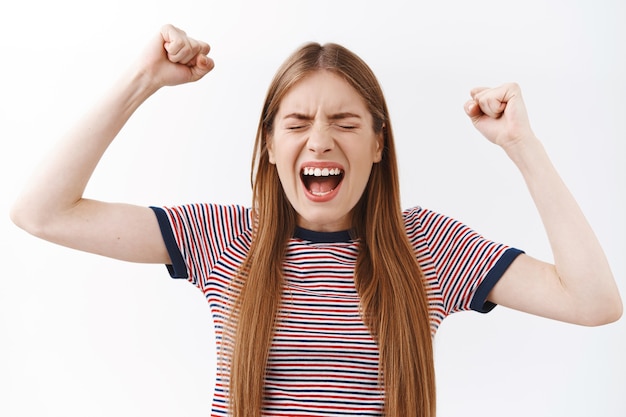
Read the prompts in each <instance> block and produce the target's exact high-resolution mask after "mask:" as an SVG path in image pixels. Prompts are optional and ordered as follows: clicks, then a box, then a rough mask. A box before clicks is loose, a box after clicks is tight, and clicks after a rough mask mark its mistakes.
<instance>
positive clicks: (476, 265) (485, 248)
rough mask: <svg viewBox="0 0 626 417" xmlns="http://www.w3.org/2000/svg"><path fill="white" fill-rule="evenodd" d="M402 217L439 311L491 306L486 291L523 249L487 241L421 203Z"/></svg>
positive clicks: (432, 298) (446, 312) (445, 312)
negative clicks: (422, 205) (422, 206)
mask: <svg viewBox="0 0 626 417" xmlns="http://www.w3.org/2000/svg"><path fill="white" fill-rule="evenodd" d="M404 217H405V223H406V227H407V234H408V237H409V240H410V241H411V243H412V244H413V247H414V248H415V250H416V254H417V257H418V261H419V263H420V266H421V268H422V273H423V274H424V279H425V281H426V286H427V290H428V292H429V298H430V299H431V304H438V305H439V308H441V310H442V311H441V312H440V313H441V315H442V316H443V317H445V316H446V315H448V314H451V313H454V312H458V311H467V310H474V311H478V312H481V313H487V312H489V311H491V310H492V309H493V308H494V307H495V304H493V303H491V302H489V301H488V300H487V297H488V295H489V293H490V292H491V290H492V289H493V287H494V286H495V285H496V283H497V282H498V280H499V279H500V278H501V277H502V275H503V274H504V272H505V271H506V270H507V268H508V267H509V266H510V265H511V263H512V262H513V261H514V260H515V258H516V257H517V256H519V255H520V254H521V253H523V251H521V250H519V249H516V248H512V247H509V246H506V245H504V244H501V243H497V242H493V241H490V240H488V239H486V238H484V237H483V236H481V235H480V234H478V233H477V232H475V231H474V230H472V229H471V228H470V227H468V226H466V225H465V224H463V223H461V222H459V221H457V220H455V219H452V218H450V217H447V216H445V215H442V214H440V213H436V212H433V211H431V210H427V209H423V208H421V207H416V208H413V209H410V210H407V211H405V213H404ZM433 300H436V302H433Z"/></svg>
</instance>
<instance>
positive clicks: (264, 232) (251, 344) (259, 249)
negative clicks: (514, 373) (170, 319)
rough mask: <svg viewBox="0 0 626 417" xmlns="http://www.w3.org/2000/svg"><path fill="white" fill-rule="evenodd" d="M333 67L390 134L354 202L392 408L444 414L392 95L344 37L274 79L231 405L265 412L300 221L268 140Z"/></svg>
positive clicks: (405, 415) (363, 294)
mask: <svg viewBox="0 0 626 417" xmlns="http://www.w3.org/2000/svg"><path fill="white" fill-rule="evenodd" d="M322 69H323V70H328V71H332V72H334V73H335V74H338V75H340V76H341V77H343V78H344V79H345V80H346V81H347V82H348V83H349V84H350V85H351V86H352V87H354V88H355V90H356V91H357V92H358V93H359V94H360V95H361V96H362V97H363V99H364V100H365V103H366V104H367V106H368V108H369V111H370V112H371V114H372V118H373V125H374V126H373V128H374V131H375V132H376V133H380V132H382V133H383V138H384V149H383V153H382V160H381V161H380V162H379V163H376V164H374V166H373V168H372V171H371V174H370V178H369V181H368V184H367V187H366V189H365V191H364V193H363V196H362V197H361V199H360V200H359V202H358V203H357V205H356V206H355V208H354V209H353V213H352V232H353V233H354V236H355V237H356V238H357V239H358V241H359V255H358V258H357V263H356V267H355V278H354V279H355V285H356V288H357V291H358V293H359V296H360V300H361V310H362V312H363V319H364V322H365V324H366V325H367V326H368V328H369V330H370V332H371V333H372V336H373V337H374V339H375V340H376V342H377V344H378V347H379V353H380V380H381V383H382V384H383V386H384V390H385V410H384V412H385V415H386V416H394V417H396V416H397V417H413V416H414V417H417V416H420V417H434V416H435V376H434V360H433V350H432V338H431V332H430V324H429V314H428V301H427V296H426V291H425V288H424V284H423V280H422V274H421V271H420V269H419V265H418V263H417V261H416V258H415V253H414V251H413V249H412V247H411V245H410V243H409V241H408V238H407V236H406V231H405V228H404V222H403V219H402V211H401V206H400V191H399V183H398V170H397V163H396V156H395V148H394V141H393V134H392V130H391V124H390V121H389V114H388V110H387V104H386V102H385V99H384V96H383V93H382V89H381V88H380V85H379V83H378V81H377V79H376V77H375V76H374V74H373V72H372V71H371V69H370V68H369V67H368V66H367V64H365V62H363V61H362V60H361V59H360V58H359V57H358V56H356V55H355V54H353V53H352V52H350V51H349V50H347V49H346V48H344V47H342V46H339V45H336V44H325V45H319V44H317V43H309V44H306V45H304V46H303V47H301V48H300V49H298V50H297V51H296V52H294V53H293V54H292V55H291V56H290V57H289V58H288V59H287V60H286V61H285V63H284V64H283V65H282V66H281V67H280V68H279V70H278V72H277V73H276V75H275V77H274V79H273V81H272V83H271V84H270V87H269V90H268V93H267V96H266V100H265V104H264V106H263V111H262V114H261V118H260V121H259V126H258V130H257V137H256V143H255V147H254V155H253V160H252V174H251V180H252V188H253V211H254V213H255V216H256V217H255V229H254V236H253V241H252V246H251V249H250V252H249V253H248V255H247V258H246V261H245V263H244V264H243V267H242V268H241V271H240V279H241V281H242V285H243V286H242V289H241V291H240V292H239V294H238V297H237V301H236V303H235V308H234V311H233V317H234V318H235V319H234V320H231V321H230V332H231V334H232V335H233V338H234V341H233V346H232V351H230V349H228V351H230V354H231V355H232V356H230V358H229V359H230V363H231V370H230V378H229V379H230V382H229V385H230V386H229V407H230V411H231V413H232V415H233V416H234V417H242V416H250V417H252V416H255V417H256V416H260V415H261V413H262V406H263V393H264V381H265V374H266V365H267V361H268V356H269V350H270V346H271V343H272V338H273V333H274V326H275V320H276V316H277V311H278V308H279V306H280V302H281V296H282V289H283V288H282V287H283V276H282V273H283V272H282V260H283V259H284V256H285V250H286V246H287V241H288V240H289V238H290V237H291V236H292V234H293V232H294V228H295V226H296V213H295V211H294V209H293V207H292V206H291V204H290V203H289V201H288V200H287V197H286V196H285V194H284V192H283V189H282V186H281V183H280V180H279V178H278V173H277V171H276V167H275V166H274V165H273V164H271V163H270V162H269V158H268V150H267V140H268V139H269V138H270V137H271V135H272V132H273V123H274V118H275V116H276V113H277V111H278V108H279V105H280V102H281V100H282V98H283V97H284V95H285V94H286V92H287V91H288V90H289V89H290V88H291V87H292V86H293V85H294V84H295V83H297V82H298V81H300V80H301V79H302V78H304V77H305V76H306V75H308V74H311V73H312V72H314V71H318V70H322Z"/></svg>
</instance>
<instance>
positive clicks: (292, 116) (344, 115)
mask: <svg viewBox="0 0 626 417" xmlns="http://www.w3.org/2000/svg"><path fill="white" fill-rule="evenodd" d="M353 117H354V118H357V119H361V116H359V115H358V114H355V113H350V112H342V113H335V114H332V115H330V116H329V117H328V119H329V120H344V119H350V118H353ZM283 119H297V120H312V119H313V117H312V116H307V115H306V114H303V113H290V114H288V115H286V116H285V117H284V118H283Z"/></svg>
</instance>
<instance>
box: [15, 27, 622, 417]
mask: <svg viewBox="0 0 626 417" xmlns="http://www.w3.org/2000/svg"><path fill="white" fill-rule="evenodd" d="M208 53H209V45H207V44H206V43H204V42H200V41H197V40H195V39H192V38H190V37H188V36H187V35H186V34H185V33H184V32H183V31H181V30H179V29H177V28H175V27H173V26H169V25H168V26H165V27H163V28H162V30H161V32H160V33H159V35H158V36H156V37H155V39H154V41H153V42H152V43H151V44H150V45H149V46H148V48H147V49H146V52H145V53H144V55H143V56H142V57H141V59H140V60H138V63H137V64H136V65H135V66H134V67H133V68H132V69H131V71H130V72H129V73H128V74H127V76H126V77H124V78H122V80H121V81H120V82H119V83H118V84H117V85H116V86H115V88H114V89H113V90H112V91H111V93H110V94H109V95H108V97H107V98H106V99H105V100H104V101H103V102H102V103H101V104H100V105H99V106H98V107H96V108H95V109H94V110H93V111H92V112H91V113H89V114H88V115H87V117H86V118H85V119H84V120H82V121H81V122H80V123H79V124H78V125H77V126H76V127H75V128H74V129H73V130H72V131H71V132H69V134H68V135H67V137H66V138H65V140H64V141H63V142H62V143H61V144H60V145H59V147H58V148H57V149H56V151H55V153H54V154H53V155H51V156H50V157H49V158H48V159H47V160H46V162H45V164H44V165H43V166H42V167H41V169H40V170H39V171H38V172H37V173H36V175H35V176H34V178H33V181H32V182H31V183H30V185H29V186H28V187H27V188H26V189H25V190H24V192H23V194H22V196H21V198H20V199H19V200H18V201H17V202H16V203H15V205H14V207H13V210H12V218H13V220H14V221H15V223H16V224H18V225H19V226H20V227H22V228H24V229H25V230H27V231H28V232H30V233H32V234H34V235H36V236H39V237H41V238H44V239H47V240H50V241H52V242H56V243H59V244H62V245H65V246H68V247H72V248H76V249H80V250H84V251H88V252H93V253H98V254H101V255H105V256H109V257H113V258H118V259H124V260H129V261H135V262H153V263H163V264H166V265H168V269H169V271H170V273H171V275H172V276H173V277H179V278H187V279H189V280H190V281H191V282H192V283H193V284H194V285H196V286H197V287H198V288H200V289H201V290H202V291H203V292H204V294H205V296H206V298H207V301H208V302H209V305H210V308H211V311H212V314H213V318H214V322H215V326H216V335H217V343H218V352H219V354H220V360H219V370H218V380H217V381H216V388H215V396H214V402H213V414H214V415H227V414H232V415H234V416H259V415H262V414H263V415H382V414H384V415H388V416H431V417H432V416H434V415H435V382H434V369H433V352H432V343H431V341H432V336H433V335H434V333H435V331H436V329H437V327H438V325H439V324H440V322H441V320H443V318H444V317H446V316H447V315H448V314H451V313H453V312H456V311H462V310H468V309H474V310H477V311H483V312H486V311H489V310H490V309H491V308H493V307H494V306H495V305H496V304H502V305H505V306H508V307H511V308H514V309H518V310H521V311H525V312H528V313H531V314H536V315H540V316H544V317H549V318H553V319H557V320H562V321H567V322H571V323H578V324H582V325H601V324H604V323H609V322H612V321H614V320H617V319H618V318H619V317H620V316H621V314H622V304H621V300H620V297H619V294H618V292H617V288H616V285H615V282H614V280H613V276H612V273H611V271H610V268H609V265H608V263H607V260H606V259H605V256H604V253H603V250H602V248H601V247H600V245H599V243H598V241H597V239H596V237H595V236H594V233H593V231H592V230H591V228H590V226H589V224H588V223H587V221H586V220H585V218H584V216H583V214H582V213H581V211H580V209H579V207H578V205H577V204H576V202H575V200H574V199H573V197H572V196H571V194H570V193H569V192H568V190H567V188H566V186H565V185H564V184H563V182H562V181H561V179H560V178H559V176H558V174H557V172H556V171H555V169H554V167H553V166H552V164H551V163H550V161H549V159H548V156H547V155H546V153H545V151H544V149H543V147H542V146H541V144H540V142H539V141H538V139H537V138H536V137H535V136H534V134H533V132H532V130H531V128H530V125H529V122H528V119H527V115H526V111H525V108H524V103H523V101H522V97H521V92H520V89H519V87H518V86H517V85H515V84H507V85H503V86H500V87H497V88H477V89H474V90H473V91H472V92H471V99H470V100H469V101H468V102H467V103H466V104H465V110H466V112H467V114H468V116H469V117H470V118H471V119H472V121H473V123H474V125H475V126H476V128H477V129H478V130H479V131H480V132H481V133H482V134H483V135H484V136H485V137H486V138H487V139H488V140H490V141H492V142H493V143H495V144H497V145H499V146H501V147H502V148H503V149H504V150H505V151H506V153H507V155H509V157H510V158H511V160H512V161H513V162H514V163H515V164H516V166H517V167H518V168H519V170H520V171H521V173H522V175H523V177H524V179H525V180H526V183H527V185H528V188H529V190H530V193H531V196H532V198H533V200H534V202H535V204H536V206H537V209H538V211H539V214H540V216H541V218H542V220H543V222H544V224H545V229H546V232H547V234H548V237H549V240H550V243H551V246H552V250H553V254H554V265H552V264H548V263H545V262H542V261H539V260H536V259H533V258H532V257H530V256H528V255H526V254H524V253H523V252H522V251H520V250H517V249H514V248H510V247H507V246H505V245H502V244H499V243H496V242H492V241H489V240H487V239H485V238H483V237H482V236H480V235H479V234H477V233H475V232H474V231H473V230H471V229H469V228H468V227H467V226H465V225H463V224H461V223H459V222H457V221H455V220H453V219H450V218H448V217H446V216H443V215H441V214H438V213H434V212H432V211H429V210H426V209H424V208H421V207H414V208H410V209H408V210H404V211H403V210H402V209H401V207H400V198H399V190H398V174H397V168H396V158H395V150H394V139H393V133H392V129H391V124H390V120H389V114H388V111H387V106H386V104H385V101H384V97H383V94H382V91H381V89H380V86H379V84H378V82H377V80H376V78H375V76H374V75H373V73H372V72H371V70H370V69H369V68H368V66H367V65H366V64H365V63H364V62H363V61H362V60H360V59H359V58H358V57H357V56H355V55H354V54H352V53H351V52H350V51H348V50H346V49H345V48H342V47H341V46H338V45H334V44H327V45H324V46H320V45H318V44H308V45H305V46H303V47H302V48H300V49H298V50H297V51H296V52H295V53H294V54H293V55H292V56H291V57H289V59H288V60H287V61H286V62H285V63H284V64H283V66H282V67H281V68H280V69H279V71H278V72H277V74H276V76H275V78H274V80H273V81H272V83H271V85H270V88H269V90H268V94H267V97H266V101H265V104H264V106H263V111H262V114H261V119H260V121H259V127H258V133H257V138H256V144H255V153H254V157H253V167H252V182H253V199H252V207H241V206H217V205H212V204H194V205H186V206H178V207H161V208H157V207H152V208H148V207H136V206H132V205H124V204H112V203H104V202H100V201H94V200H87V199H85V198H83V197H82V195H83V191H84V189H85V186H86V184H87V182H88V180H89V178H90V176H91V174H92V172H93V170H94V169H95V167H96V165H97V163H98V161H99V160H100V158H101V156H102V155H103V153H104V151H105V150H106V148H107V146H108V145H109V144H110V143H111V141H112V140H113V139H114V138H115V136H116V135H117V133H118V132H119V130H120V129H121V128H122V126H123V125H124V124H125V122H126V121H127V120H128V118H129V117H130V116H131V115H132V114H133V112H134V111H135V110H136V109H137V108H138V107H139V106H140V105H141V103H143V101H144V100H146V99H147V98H148V97H149V96H151V95H152V94H153V93H155V92H156V91H157V90H158V89H159V88H161V87H162V86H166V85H177V84H182V83H185V82H191V81H196V80H199V79H200V78H202V77H203V76H204V75H206V74H207V73H208V72H209V71H210V70H211V69H212V68H213V61H212V60H211V59H210V58H209V57H208V56H207V54H208Z"/></svg>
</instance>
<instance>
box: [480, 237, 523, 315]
mask: <svg viewBox="0 0 626 417" xmlns="http://www.w3.org/2000/svg"><path fill="white" fill-rule="evenodd" d="M522 253H524V251H521V250H519V249H515V248H509V249H507V250H506V252H504V253H503V254H502V256H501V257H500V259H498V262H496V264H495V265H494V266H493V268H491V270H490V271H489V272H488V273H487V276H486V277H485V279H484V280H483V282H482V283H481V284H480V285H479V286H478V288H477V289H476V293H475V294H474V298H472V302H471V303H470V308H471V309H472V310H474V311H478V312H479V313H488V312H490V311H491V310H493V309H494V308H495V306H496V304H494V303H492V302H491V301H487V297H488V296H489V293H490V292H491V290H492V289H493V287H495V286H496V284H497V283H498V281H499V280H500V278H502V275H504V272H505V271H506V270H507V268H508V267H509V266H510V265H511V263H513V261H514V260H515V258H517V257H518V256H519V255H521V254H522Z"/></svg>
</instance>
